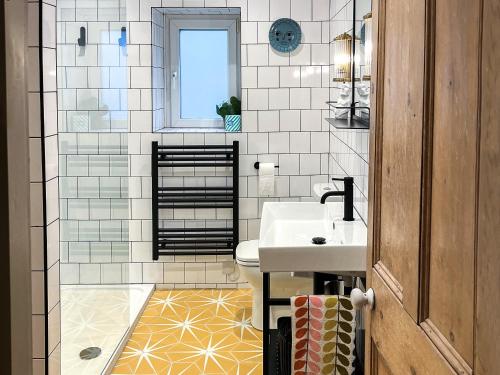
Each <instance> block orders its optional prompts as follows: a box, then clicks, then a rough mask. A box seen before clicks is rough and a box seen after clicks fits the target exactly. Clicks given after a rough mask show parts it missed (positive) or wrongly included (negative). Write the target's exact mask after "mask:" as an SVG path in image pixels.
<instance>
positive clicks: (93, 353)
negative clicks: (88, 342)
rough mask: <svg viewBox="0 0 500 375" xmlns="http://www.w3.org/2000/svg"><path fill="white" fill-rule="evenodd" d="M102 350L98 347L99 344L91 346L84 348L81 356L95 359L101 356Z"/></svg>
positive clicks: (86, 358)
mask: <svg viewBox="0 0 500 375" xmlns="http://www.w3.org/2000/svg"><path fill="white" fill-rule="evenodd" d="M101 352H102V350H101V348H98V347H97V346H91V347H88V348H85V349H83V350H82V351H81V352H80V358H81V359H85V360H89V359H94V358H97V357H99V356H100V355H101Z"/></svg>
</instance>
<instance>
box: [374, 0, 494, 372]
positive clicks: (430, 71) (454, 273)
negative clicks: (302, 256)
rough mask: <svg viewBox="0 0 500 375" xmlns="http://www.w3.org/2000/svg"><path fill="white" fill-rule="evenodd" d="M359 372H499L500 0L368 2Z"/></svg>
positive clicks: (394, 0) (385, 0) (382, 0)
mask: <svg viewBox="0 0 500 375" xmlns="http://www.w3.org/2000/svg"><path fill="white" fill-rule="evenodd" d="M373 8H374V9H373V14H374V45H375V47H374V56H373V64H374V66H373V67H372V72H374V77H373V84H372V106H373V109H372V114H373V115H372V120H371V121H372V123H371V125H372V126H371V135H370V136H371V138H370V199H369V239H368V246H369V251H368V257H369V259H368V262H367V264H368V265H369V266H371V268H369V269H368V276H367V279H368V287H371V288H373V290H374V292H375V307H374V309H373V310H372V311H371V312H370V313H368V314H366V315H367V338H368V339H367V340H366V356H365V358H366V363H365V373H367V374H384V375H385V374H394V375H400V374H412V375H415V374H422V375H440V374H455V373H458V374H500V348H499V346H498V344H497V341H498V340H500V322H499V320H500V319H499V318H500V310H499V309H500V73H499V72H500V2H499V1H498V0H455V1H444V0H443V1H441V0H426V1H423V0H374V4H373Z"/></svg>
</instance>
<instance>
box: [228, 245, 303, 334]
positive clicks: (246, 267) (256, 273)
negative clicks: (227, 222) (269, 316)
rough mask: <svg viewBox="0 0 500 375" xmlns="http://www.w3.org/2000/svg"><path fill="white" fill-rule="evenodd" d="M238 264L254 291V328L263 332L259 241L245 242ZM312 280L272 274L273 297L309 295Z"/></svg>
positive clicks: (239, 247)
mask: <svg viewBox="0 0 500 375" xmlns="http://www.w3.org/2000/svg"><path fill="white" fill-rule="evenodd" d="M236 263H237V264H238V268H239V270H240V273H241V275H242V276H243V278H244V279H245V280H246V281H247V282H248V283H249V284H250V286H251V287H252V289H253V301H252V326H253V327H254V328H256V329H258V330H262V308H263V306H262V273H261V272H260V269H259V241H258V240H251V241H243V242H240V243H239V245H238V247H237V248H236ZM311 285H312V280H311V279H310V278H304V277H292V276H291V274H290V272H273V273H271V296H272V297H291V296H294V295H296V294H300V293H308V292H309V291H310V288H311Z"/></svg>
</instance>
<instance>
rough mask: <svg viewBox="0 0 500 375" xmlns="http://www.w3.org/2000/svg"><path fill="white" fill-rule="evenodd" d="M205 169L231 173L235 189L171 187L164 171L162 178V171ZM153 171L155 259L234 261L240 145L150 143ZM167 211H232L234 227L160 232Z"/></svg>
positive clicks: (236, 238) (236, 234)
mask: <svg viewBox="0 0 500 375" xmlns="http://www.w3.org/2000/svg"><path fill="white" fill-rule="evenodd" d="M206 167H215V168H220V167H223V168H232V185H231V186H167V184H168V181H169V177H168V176H164V175H163V174H164V172H162V175H161V176H159V170H160V169H163V168H195V170H196V168H206ZM151 171H152V172H151V174H152V200H151V201H152V227H153V260H158V259H159V257H160V256H163V255H232V256H233V258H234V257H235V252H236V246H237V245H238V237H239V235H238V224H239V223H238V215H239V207H238V204H239V200H238V193H239V186H238V182H239V143H238V141H234V142H233V143H232V145H183V146H181V145H159V144H158V142H156V141H155V142H152V145H151ZM167 171H168V169H167ZM176 173H177V172H176ZM200 173H201V171H200ZM196 176H199V174H198V172H197V173H196ZM176 177H177V175H176ZM163 209H170V210H177V209H214V210H216V209H232V226H231V227H221V228H214V227H206V228H205V227H196V228H193V227H186V228H182V227H180V228H162V227H160V219H159V217H160V215H159V212H160V210H163ZM174 216H175V215H174Z"/></svg>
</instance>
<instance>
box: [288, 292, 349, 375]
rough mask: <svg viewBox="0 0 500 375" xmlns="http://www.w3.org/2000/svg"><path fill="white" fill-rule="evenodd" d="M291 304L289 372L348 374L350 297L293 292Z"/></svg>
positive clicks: (324, 374)
mask: <svg viewBox="0 0 500 375" xmlns="http://www.w3.org/2000/svg"><path fill="white" fill-rule="evenodd" d="M291 305H292V374H293V375H313V374H314V375H316V374H318V375H334V374H335V375H350V374H352V373H353V372H354V367H353V361H354V335H355V326H356V321H355V317H356V314H355V312H354V309H353V307H352V304H351V300H350V299H349V298H348V297H343V296H296V297H292V298H291Z"/></svg>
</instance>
